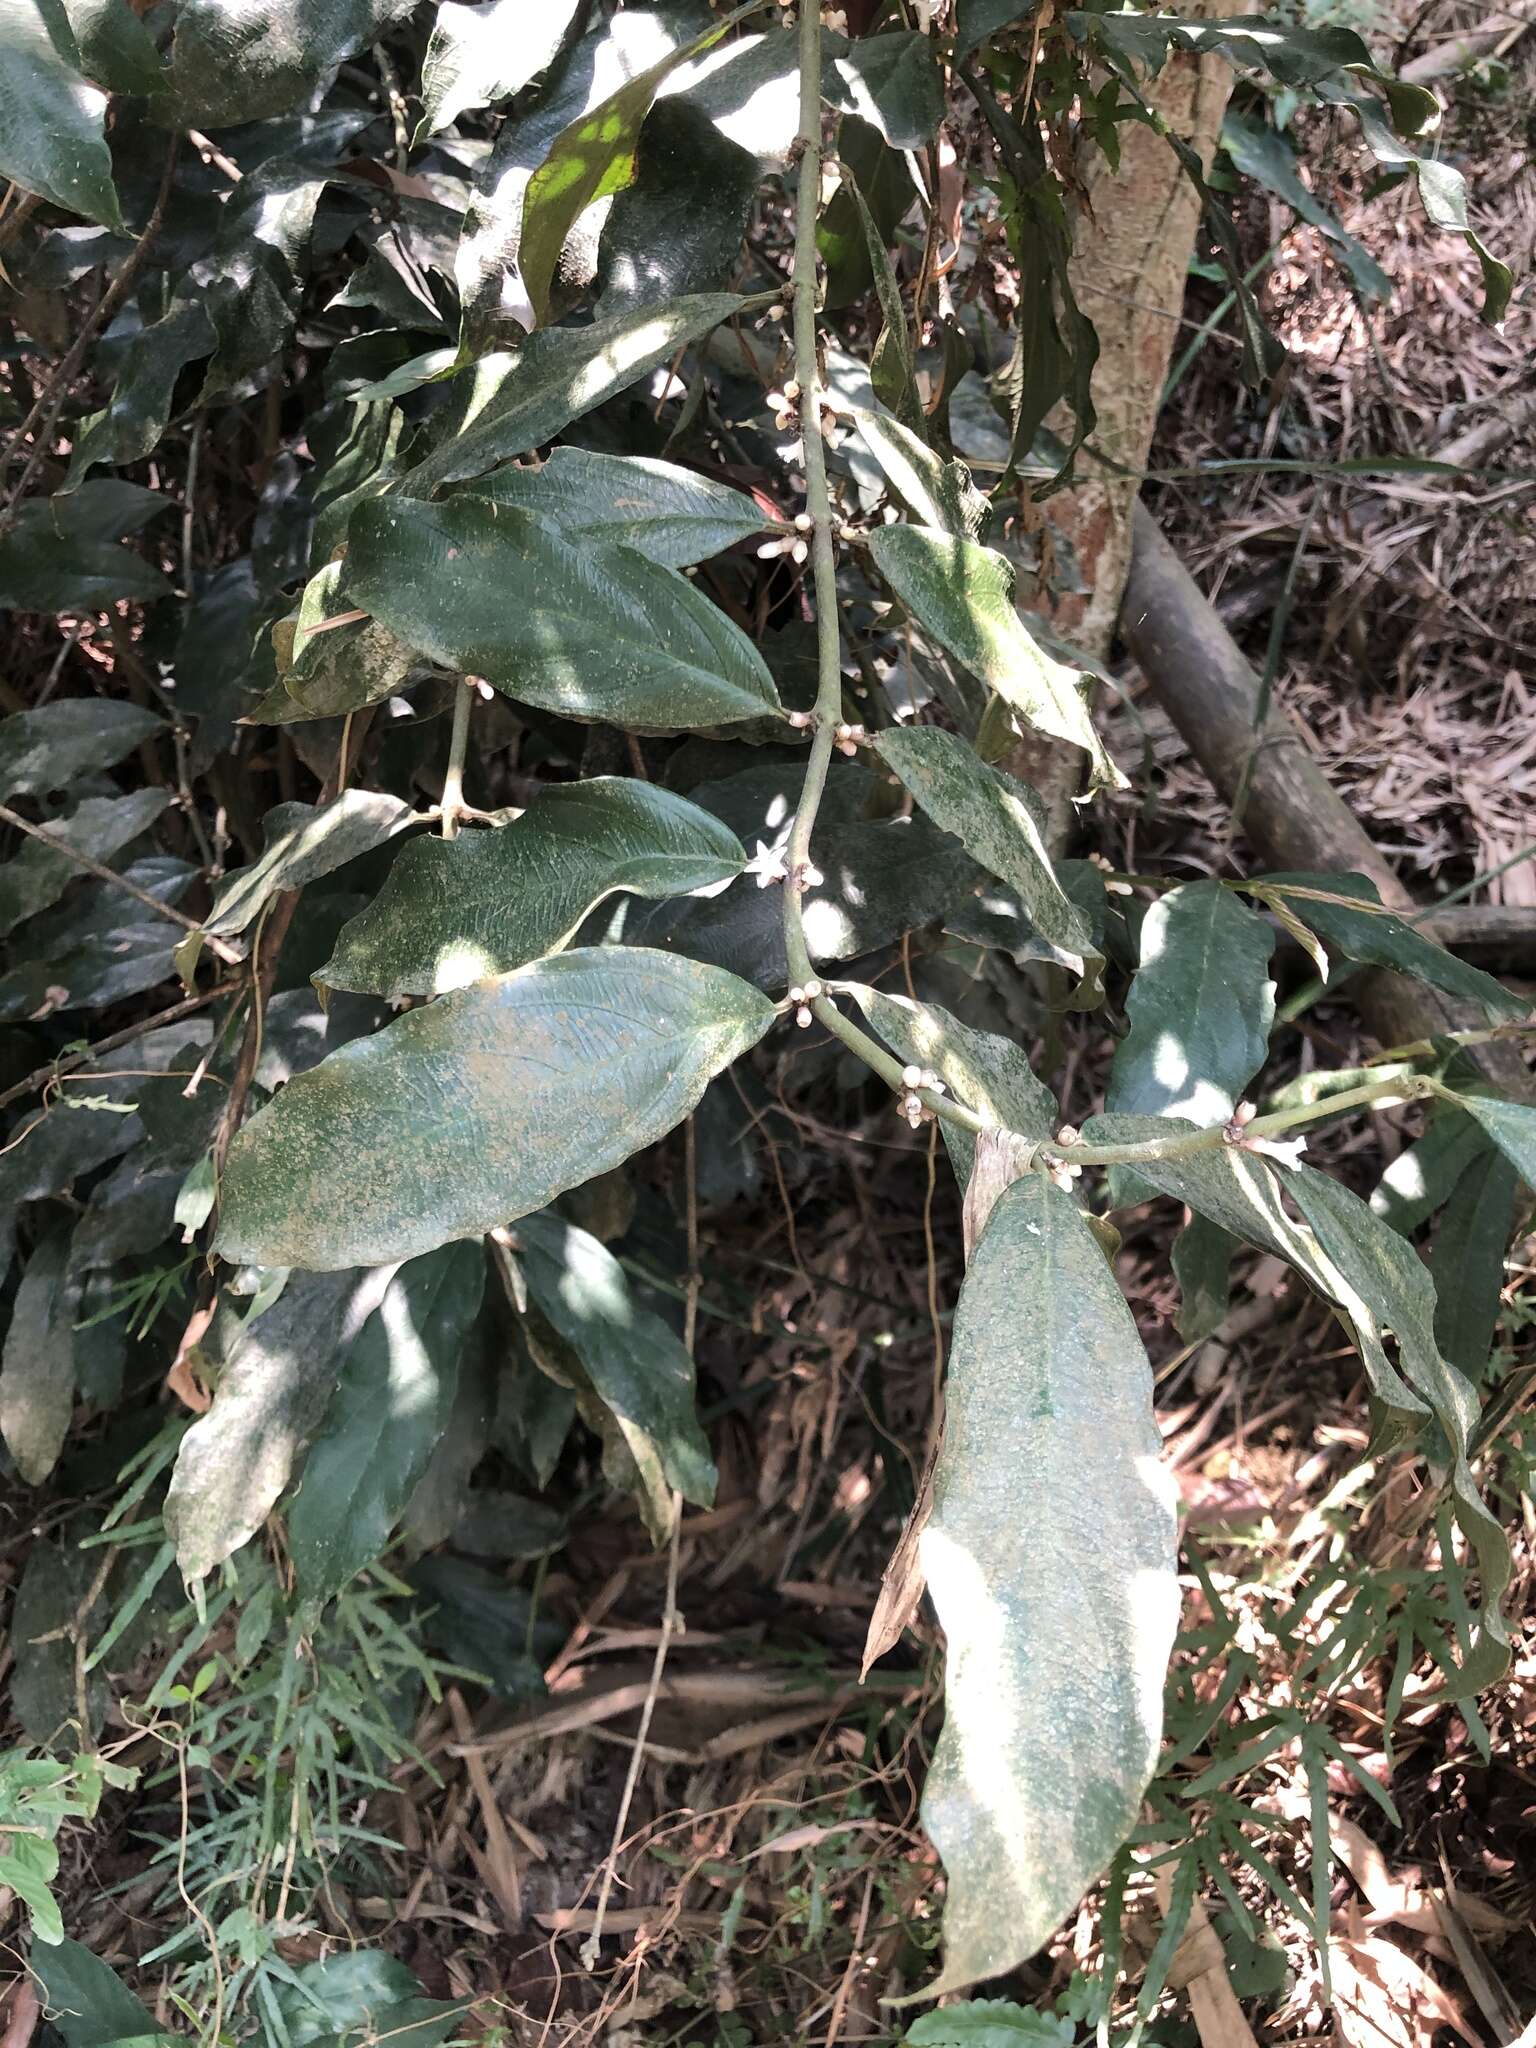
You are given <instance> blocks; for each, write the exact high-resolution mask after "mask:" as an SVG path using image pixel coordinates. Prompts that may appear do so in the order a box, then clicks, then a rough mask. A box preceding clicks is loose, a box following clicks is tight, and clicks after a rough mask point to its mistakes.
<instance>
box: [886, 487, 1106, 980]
mask: <svg viewBox="0 0 1536 2048" xmlns="http://www.w3.org/2000/svg"><path fill="white" fill-rule="evenodd" d="M885 530H886V531H887V532H888V533H894V532H897V531H899V529H898V528H896V527H887V528H886V529H885ZM875 746H876V749H877V750H878V752H879V754H880V758H881V759H882V760H883V761H884V762H885V763H886V765H887V766H888V767H889V768H891V769H893V770H894V771H895V773H896V774H897V775H899V776H900V777H901V780H902V781H903V782H904V783H905V784H906V786H907V788H908V789H909V790H910V791H911V792H912V794H913V796H914V797H915V798H916V799H917V801H918V803H920V804H921V805H922V807H923V809H924V810H925V811H926V812H927V813H928V815H929V817H930V818H932V820H933V822H934V823H935V824H936V825H939V826H942V828H943V829H944V830H945V831H946V832H953V833H954V835H955V837H956V838H957V839H958V840H959V841H960V843H961V845H962V846H964V848H965V850H966V852H967V853H968V854H970V856H971V858H972V859H973V860H977V861H979V862H980V863H981V865H982V866H983V867H984V868H988V869H990V870H991V872H992V873H993V874H994V875H998V876H1000V877H1001V879H1002V880H1003V881H1005V882H1007V883H1008V884H1009V886H1010V887H1011V888H1013V889H1015V890H1016V891H1017V892H1018V895H1019V899H1020V901H1021V902H1022V903H1023V905H1024V908H1025V911H1026V912H1027V914H1028V916H1029V920H1030V922H1031V924H1033V925H1034V927H1035V929H1036V930H1037V931H1038V932H1040V933H1041V934H1042V935H1043V936H1044V937H1045V938H1047V939H1048V940H1050V942H1051V944H1052V945H1053V946H1055V947H1057V948H1058V949H1059V951H1060V952H1061V953H1062V955H1063V957H1064V958H1066V959H1067V961H1068V962H1069V964H1070V965H1071V966H1072V967H1073V968H1074V970H1075V971H1076V972H1077V973H1078V974H1081V975H1083V976H1084V977H1085V978H1086V979H1088V980H1090V981H1093V980H1096V978H1097V974H1098V970H1099V968H1100V967H1101V966H1102V965H1103V956H1102V954H1100V953H1099V952H1097V951H1096V950H1095V947H1094V944H1093V934H1092V933H1091V932H1090V930H1089V928H1088V922H1087V919H1086V918H1085V917H1084V916H1083V914H1082V912H1081V911H1080V910H1079V909H1078V907H1077V905H1076V904H1075V903H1074V902H1073V901H1072V899H1071V897H1070V896H1068V895H1067V893H1066V891H1065V890H1064V889H1063V888H1062V886H1061V883H1060V882H1059V881H1058V880H1057V878H1056V871H1055V869H1054V868H1053V867H1052V865H1051V859H1050V855H1049V854H1048V853H1047V851H1046V845H1045V831H1046V819H1045V809H1044V806H1043V805H1042V804H1041V802H1040V799H1039V798H1038V797H1037V796H1036V795H1035V793H1034V791H1033V790H1032V789H1030V788H1029V787H1028V786H1027V784H1025V783H1022V782H1019V781H1017V780H1016V779H1015V778H1014V777H1013V776H1011V775H1009V774H1007V773H1005V772H1004V771H1003V770H1002V769H1000V768H990V767H988V765H987V764H986V762H984V761H982V760H979V759H978V758H977V755H976V753H975V751H974V749H973V748H972V747H970V746H969V745H968V744H967V742H966V741H964V740H963V739H960V738H959V737H958V736H957V735H956V734H954V733H949V732H941V731H940V730H939V729H938V727H937V726H931V725H923V726H917V725H913V726H892V727H891V728H890V729H889V730H888V731H886V732H882V733H881V734H880V735H879V737H878V738H877V739H876V741H875Z"/></svg>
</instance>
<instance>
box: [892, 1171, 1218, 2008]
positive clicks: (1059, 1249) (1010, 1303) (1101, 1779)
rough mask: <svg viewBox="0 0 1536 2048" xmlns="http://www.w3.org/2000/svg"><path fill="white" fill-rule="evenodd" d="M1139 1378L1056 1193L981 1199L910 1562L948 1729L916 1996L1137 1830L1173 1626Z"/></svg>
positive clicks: (1145, 1393)
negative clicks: (923, 1579) (989, 1203)
mask: <svg viewBox="0 0 1536 2048" xmlns="http://www.w3.org/2000/svg"><path fill="white" fill-rule="evenodd" d="M1159 1450H1160V1438H1159V1435H1158V1430H1157V1425H1156V1423H1155V1421H1154V1419H1153V1414H1152V1375H1151V1371H1150V1368H1149V1367H1148V1364H1147V1359H1146V1354H1145V1352H1144V1351H1143V1350H1142V1346H1141V1340H1140V1338H1139V1337H1138V1336H1137V1334H1136V1325H1135V1323H1134V1322H1133V1321H1132V1318H1131V1314H1130V1311H1129V1309H1128V1308H1127V1307H1126V1305H1125V1302H1124V1300H1123V1298H1122V1297H1121V1294H1120V1290H1119V1288H1118V1287H1117V1286H1116V1284H1115V1281H1114V1277H1113V1275H1112V1274H1111V1272H1110V1270H1109V1267H1108V1265H1107V1264H1106V1262H1105V1259H1104V1255H1103V1253H1102V1252H1101V1251H1100V1249H1099V1247H1098V1244H1097V1242H1096V1241H1095V1239H1094V1236H1093V1234H1092V1232H1091V1231H1090V1230H1089V1228H1088V1225H1087V1224H1086V1222H1084V1220H1083V1218H1082V1217H1081V1216H1080V1215H1079V1213H1078V1210H1077V1207H1076V1204H1075V1203H1074V1202H1073V1201H1072V1200H1071V1198H1070V1197H1069V1196H1067V1195H1064V1194H1062V1193H1061V1192H1060V1190H1059V1189H1057V1188H1055V1187H1053V1186H1052V1185H1051V1184H1050V1182H1049V1181H1048V1180H1046V1178H1045V1177H1044V1176H1043V1175H1041V1174H1036V1173H1027V1174H1025V1175H1024V1176H1023V1178H1022V1179H1019V1180H1016V1181H1014V1182H1013V1183H1012V1185H1011V1186H1009V1187H1008V1188H1006V1189H1005V1190H1004V1192H1003V1194H1002V1195H1001V1196H1000V1197H999V1198H998V1201H997V1204H996V1206H995V1207H994V1209H993V1211H992V1214H991V1217H990V1219H989V1220H988V1221H987V1224H986V1227H985V1229H984V1230H983V1231H982V1234H981V1237H980V1241H979V1242H978V1244H977V1246H976V1249H975V1253H974V1255H973V1257H972V1260H971V1264H970V1267H969V1269H968V1270H967V1273H966V1276H965V1281H964V1284H963V1286H962V1288H961V1290H960V1300H959V1304H958V1306H957V1308H956V1310H955V1328H954V1343H953V1349H952V1352H951V1356H950V1365H949V1377H948V1382H947V1392H946V1397H945V1432H944V1445H943V1449H942V1450H941V1452H940V1454H939V1461H938V1466H937V1469H936V1471H935V1473H934V1504H933V1514H932V1518H931V1520H930V1521H929V1524H928V1526H927V1528H926V1529H925V1530H924V1532H923V1536H922V1545H921V1556H922V1562H923V1567H924V1569H925V1571H926V1573H927V1578H928V1586H929V1590H930V1592H931V1593H932V1596H933V1601H934V1605H935V1607H936V1608H937V1610H938V1614H939V1619H940V1621H941V1622H942V1623H943V1626H944V1631H945V1636H946V1639H947V1643H948V1651H947V1658H946V1667H945V1719H944V1730H943V1733H942V1735H941V1736H940V1738H939V1743H938V1747H937V1749H936V1750H935V1752H934V1758H933V1763H932V1765H931V1767H930V1769H929V1773H928V1782H927V1786H926V1789H925V1791H924V1794H923V1809H922V1810H923V1821H924V1825H925V1826H926V1828H927V1830H928V1833H929V1834H930V1835H931V1836H932V1838H933V1841H934V1844H935V1846H936V1847H937V1848H938V1851H939V1854H940V1855H941V1856H942V1857H943V1859H944V1865H945V1869H946V1871H947V1873H948V1879H949V1889H948V1895H947V1898H946V1902H945V1907H944V1969H943V1973H942V1975H941V1976H940V1977H939V1978H938V1979H937V1981H936V1982H934V1983H932V1984H930V1985H928V1986H926V1987H925V1995H927V1996H934V1995H937V1994H938V1993H941V1992H945V1991H954V1990H959V1989H961V1988H962V1987H963V1986H965V1985H968V1984H972V1983H975V1982H976V1981H977V1980H978V1979H979V1978H984V1977H993V1976H997V1975H999V1974H1000V1973H1001V1972H1003V1971H1004V1970H1011V1969H1013V1968H1015V1967H1016V1966H1017V1965H1018V1964H1020V1963H1022V1962H1025V1961H1027V1960H1028V1958H1029V1957H1030V1956H1032V1955H1033V1954H1034V1953H1035V1951H1036V1950H1037V1949H1038V1948H1040V1947H1041V1945H1042V1944H1043V1943H1044V1942H1045V1941H1046V1940H1047V1939H1048V1938H1049V1936H1050V1935H1051V1934H1052V1933H1053V1931H1054V1930H1055V1928H1056V1926H1057V1924H1058V1922H1059V1921H1060V1920H1061V1919H1062V1917H1063V1916H1064V1915H1065V1914H1066V1913H1067V1912H1068V1911H1069V1910H1070V1909H1071V1908H1072V1907H1073V1906H1075V1905H1076V1904H1077V1902H1078V1900H1079V1899H1080V1898H1081V1897H1082V1894H1083V1892H1084V1891H1085V1890H1086V1889H1087V1887H1088V1886H1089V1885H1090V1884H1092V1882H1093V1881H1094V1879H1095V1878H1096V1877H1097V1876H1098V1875H1099V1873H1100V1872H1101V1871H1102V1870H1103V1868H1104V1866H1105V1864H1107V1863H1108V1861H1109V1859H1110V1858H1111V1856H1113V1854H1114V1853H1115V1851H1116V1850H1117V1849H1118V1848H1119V1847H1120V1845H1121V1843H1122V1842H1123V1841H1124V1840H1125V1838H1126V1836H1127V1835H1128V1834H1129V1833H1130V1831H1131V1829H1132V1828H1133V1827H1134V1826H1135V1824H1136V1820H1137V1816H1138V1812H1139V1809H1140V1806H1141V1801H1142V1796H1143V1794H1144V1792H1145V1790H1146V1787H1147V1784H1148V1781H1149V1780H1150V1778H1151V1776H1152V1772H1153V1770H1154V1769H1155V1767H1156V1763H1157V1753H1158V1746H1159V1742H1160V1739H1161V1734H1162V1696H1163V1681H1164V1676H1165V1673H1166V1670H1167V1664H1168V1658H1169V1654H1170V1652H1171V1650H1172V1648H1173V1639H1174V1632H1175V1629H1176V1627H1177V1624H1178V1614H1179V1593H1178V1581H1177V1578H1176V1575H1175V1560H1176V1542H1175V1516H1174V1501H1173V1495H1172V1488H1171V1486H1170V1484H1169V1482H1168V1480H1167V1478H1166V1477H1165V1475H1164V1474H1163V1472H1162V1470H1161V1468H1160V1465H1159V1462H1158V1459H1159Z"/></svg>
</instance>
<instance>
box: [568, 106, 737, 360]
mask: <svg viewBox="0 0 1536 2048" xmlns="http://www.w3.org/2000/svg"><path fill="white" fill-rule="evenodd" d="M758 184H759V172H758V164H757V159H756V157H754V156H752V155H751V154H750V153H749V152H748V151H746V150H744V149H738V147H737V146H736V144H735V143H734V142H730V141H728V140H727V139H726V138H725V137H724V136H723V135H722V134H721V133H720V131H719V129H718V128H717V127H716V126H715V123H714V122H713V121H712V120H711V119H710V117H709V115H708V114H707V113H705V112H704V110H703V108H701V107H697V106H695V105H693V103H692V102H691V101H690V100H686V99H667V100H661V101H658V103H657V104H656V105H655V106H654V107H653V108H652V109H651V112H650V114H649V116H648V118H647V120H646V122H645V125H644V127H643V128H642V129H641V131H640V145H639V150H638V152H637V154H636V158H635V174H634V177H633V179H632V181H631V182H630V183H629V184H628V185H627V186H626V187H625V189H624V190H623V191H622V192H620V193H619V195H618V197H617V198H616V199H615V200H614V202H613V205H612V208H611V209H610V211H609V214H608V217H607V219H606V220H605V221H604V223H603V229H602V234H601V236H600V238H599V241H598V248H597V287H598V307H597V309H598V313H599V316H600V317H601V318H603V319H605V320H606V319H609V318H611V317H613V316H614V315H615V314H618V313H629V312H634V311H636V310H637V309H638V308H640V307H643V306H662V305H665V304H667V302H668V301H669V300H673V299H677V298H681V297H682V296H683V295H684V294H685V293H689V292H708V291H719V290H721V289H722V288H723V287H724V286H726V285H728V284H729V283H730V281H731V277H732V275H733V273H734V272H735V270H736V267H737V263H738V261H739V259H740V256H741V246H742V239H743V237H744V236H745V234H746V232H747V227H748V223H749V222H750V220H751V215H752V204H753V201H754V200H755V199H756V197H757V191H758Z"/></svg>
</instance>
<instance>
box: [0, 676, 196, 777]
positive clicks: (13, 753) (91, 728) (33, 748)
mask: <svg viewBox="0 0 1536 2048" xmlns="http://www.w3.org/2000/svg"><path fill="white" fill-rule="evenodd" d="M164 730H165V721H164V720H163V719H162V718H159V717H157V716H156V714H155V713H154V712H153V711H146V710H145V709H144V708H143V707H142V706H141V705H138V704H122V703H117V702H115V701H114V700H112V699H110V698H106V699H104V698H101V697H59V698H55V700H54V701H53V702H52V703H51V704H41V705H39V706H38V708H37V709H36V710H35V711H18V712H15V713H14V714H13V715H12V716H11V717H10V718H5V719H0V796H3V797H5V798H7V799H9V798H10V797H13V796H45V795H47V793H48V792H49V791H50V790H59V789H67V788H68V787H69V785H70V783H72V782H73V781H74V779H75V777H76V776H77V775H93V774H95V773H96V772H97V771H98V770H100V769H102V768H112V767H115V766H116V765H117V763H118V762H119V761H121V760H122V758H123V756H124V755H125V754H131V753H132V752H133V750H134V748H135V747H136V746H138V745H140V744H141V742H143V741H144V740H147V739H151V738H153V737H154V735H155V734H156V733H159V732H163V731H164Z"/></svg>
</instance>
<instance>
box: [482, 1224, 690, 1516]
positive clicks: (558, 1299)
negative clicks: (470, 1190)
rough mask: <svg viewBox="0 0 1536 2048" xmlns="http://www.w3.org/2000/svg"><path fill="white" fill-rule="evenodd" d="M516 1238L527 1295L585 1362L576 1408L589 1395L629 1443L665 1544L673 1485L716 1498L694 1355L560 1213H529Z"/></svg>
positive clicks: (629, 1457) (629, 1462)
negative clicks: (701, 1422) (699, 1413)
mask: <svg viewBox="0 0 1536 2048" xmlns="http://www.w3.org/2000/svg"><path fill="white" fill-rule="evenodd" d="M516 1236H517V1249H518V1258H519V1262H520V1264H521V1267H522V1270H523V1273H524V1275H525V1276H526V1279H527V1283H528V1293H529V1296H530V1299H531V1300H532V1301H533V1302H534V1303H535V1304H536V1305H537V1307H538V1309H539V1311H540V1312H541V1313H542V1315H543V1316H544V1317H545V1319H546V1320H547V1321H548V1322H549V1324H550V1325H551V1326H552V1328H553V1329H554V1330H555V1331H556V1333H557V1334H558V1336H559V1337H560V1338H561V1339H562V1340H563V1342H564V1344H566V1345H567V1346H569V1348H570V1350H571V1352H573V1353H574V1354H575V1358H576V1360H577V1362H578V1364H579V1366H580V1369H581V1376H582V1379H583V1380H584V1382H585V1385H578V1386H577V1388H576V1389H575V1391H576V1394H577V1400H578V1405H580V1406H582V1407H583V1409H584V1411H585V1409H586V1408H587V1406H588V1403H587V1401H586V1400H585V1399H584V1397H585V1396H588V1395H590V1396H591V1397H593V1398H595V1400H596V1401H597V1403H598V1404H600V1406H601V1408H602V1409H603V1411H604V1418H603V1419H602V1422H603V1424H605V1425H606V1426H604V1435H605V1437H606V1436H607V1435H608V1434H609V1433H610V1431H611V1432H612V1434H613V1435H614V1436H616V1437H617V1439H618V1442H619V1444H621V1445H622V1447H623V1452H624V1467H623V1468H621V1469H624V1470H625V1472H626V1476H627V1468H628V1467H631V1466H632V1468H633V1477H634V1482H635V1490H636V1492H637V1495H638V1498H639V1501H640V1507H641V1512H642V1514H643V1515H644V1517H645V1520H646V1523H647V1526H648V1527H649V1528H650V1530H651V1533H652V1535H653V1536H654V1537H656V1539H657V1540H658V1541H660V1540H661V1539H662V1538H664V1537H665V1536H666V1535H667V1534H668V1532H669V1530H670V1528H671V1508H670V1497H671V1492H672V1489H673V1488H674V1487H675V1488H676V1489H677V1490H678V1491H679V1492H680V1493H681V1494H682V1496H683V1498H684V1499H685V1500H690V1501H693V1502H694V1503H695V1504H696V1505H698V1506H701V1507H708V1506H710V1505H711V1503H712V1502H713V1500H714V1497H715V1467H714V1463H713V1461H712V1459H711V1458H710V1455H709V1445H708V1444H707V1442H706V1441H705V1438H704V1433H703V1431H702V1430H701V1429H700V1427H699V1421H698V1417H697V1415H696V1414H695V1412H694V1384H693V1360H692V1359H691V1358H690V1357H689V1355H688V1353H687V1352H686V1351H685V1350H684V1348H683V1345H682V1343H681V1341H680V1340H679V1339H678V1338H677V1337H676V1336H674V1335H673V1333H672V1331H671V1330H670V1329H669V1328H668V1327H667V1325H666V1324H665V1323H664V1322H663V1321H662V1320H661V1318H660V1317H659V1316H657V1315H654V1314H652V1313H651V1311H650V1310H649V1309H645V1308H642V1307H641V1306H640V1304H639V1303H638V1302H636V1301H635V1300H634V1298H633V1296H632V1295H631V1293H630V1288H629V1282H628V1280H627V1279H626V1278H625V1274H624V1269H623V1267H622V1266H621V1265H620V1264H619V1262H618V1260H617V1259H616V1258H614V1256H613V1254H612V1253H611V1252H610V1251H609V1250H608V1249H607V1248H606V1246H604V1245H603V1244H601V1243H599V1241H598V1240H597V1239H596V1238H595V1237H593V1236H591V1235H590V1234H589V1233H588V1232H587V1231H585V1230H578V1229H577V1228H576V1227H575V1225H574V1224H570V1223H566V1222H564V1221H562V1220H561V1219H560V1218H559V1217H556V1216H527V1217H525V1218H524V1219H523V1221H522V1222H521V1223H520V1224H519V1225H518V1228H517V1233H516ZM600 1426H602V1424H600ZM610 1476H614V1475H612V1474H610Z"/></svg>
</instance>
